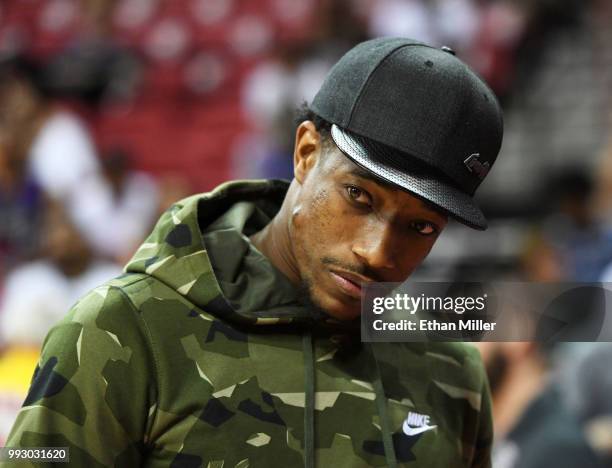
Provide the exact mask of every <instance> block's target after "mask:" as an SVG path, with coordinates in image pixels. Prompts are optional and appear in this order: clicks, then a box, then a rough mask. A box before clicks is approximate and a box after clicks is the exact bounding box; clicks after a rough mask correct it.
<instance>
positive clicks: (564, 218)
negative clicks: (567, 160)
mask: <svg viewBox="0 0 612 468" xmlns="http://www.w3.org/2000/svg"><path fill="white" fill-rule="evenodd" d="M593 192H594V183H593V180H592V177H591V175H590V174H589V173H588V172H587V171H586V170H584V169H581V168H569V169H566V170H564V171H562V172H560V173H559V174H557V175H556V176H553V177H552V179H551V181H550V185H549V188H548V194H549V195H550V196H551V200H552V212H553V213H554V214H553V215H552V216H551V217H550V218H549V219H548V220H547V221H546V222H545V223H544V232H545V235H546V236H547V237H548V239H549V240H550V242H551V244H552V245H553V246H554V248H556V249H557V250H558V252H560V253H561V254H562V255H563V259H562V260H563V266H564V270H565V272H566V275H567V278H568V280H570V281H599V279H600V277H601V274H602V272H603V269H604V268H605V267H606V265H607V264H608V263H609V262H610V261H612V230H610V229H607V228H606V226H605V225H604V224H602V223H601V221H600V219H598V217H597V216H596V213H595V205H594V200H593Z"/></svg>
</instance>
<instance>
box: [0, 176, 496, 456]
mask: <svg viewBox="0 0 612 468" xmlns="http://www.w3.org/2000/svg"><path fill="white" fill-rule="evenodd" d="M286 190H287V184H286V183H285V182H280V181H253V182H232V183H228V184H224V185H222V186H220V187H218V188H217V189H216V190H214V191H213V192H211V193H207V194H201V195H196V196H192V197H190V198H187V199H185V200H183V201H181V202H179V203H177V204H175V205H174V206H173V207H172V208H170V209H169V210H168V211H167V212H166V213H165V214H164V215H163V216H162V217H161V219H160V220H159V222H158V224H157V226H156V227H155V229H154V231H153V233H152V234H151V235H150V236H149V238H148V239H147V240H146V242H145V243H144V244H142V246H141V247H140V249H139V250H138V252H137V253H136V255H135V256H134V258H133V259H132V261H131V262H130V263H129V264H128V266H127V267H126V274H124V275H123V276H121V277H119V278H117V279H114V280H112V281H110V282H109V283H107V284H105V285H103V286H101V287H99V288H97V289H95V290H93V291H92V292H91V293H89V294H88V295H86V296H85V297H84V298H82V299H81V300H80V301H79V302H78V303H77V304H76V305H75V306H74V307H73V308H72V310H71V311H70V313H69V314H68V315H67V316H66V318H65V319H64V320H63V321H62V322H61V323H60V324H58V325H57V326H56V327H54V328H53V329H52V331H51V332H50V333H49V335H48V336H47V338H46V340H45V344H44V347H43V351H42V356H41V358H40V362H39V365H38V367H37V369H36V372H35V375H34V377H33V380H32V384H31V388H30V391H29V394H28V396H27V398H26V400H25V402H24V405H23V409H22V410H21V412H20V413H19V416H18V418H17V421H16V423H15V426H14V427H13V430H12V432H11V435H10V437H9V441H8V443H7V446H22V447H24V446H46V447H49V446H67V447H69V450H70V466H76V467H88V468H94V467H99V466H118V467H136V466H146V467H177V468H178V467H209V468H213V467H216V468H221V467H223V468H229V467H241V468H245V467H264V468H272V467H283V468H286V467H300V466H308V467H312V466H317V467H334V468H339V467H367V466H377V467H382V466H401V467H413V466H421V467H443V468H448V467H464V466H465V467H468V466H469V467H483V466H489V450H490V445H491V438H492V429H491V419H490V418H491V415H490V399H489V394H488V390H487V385H486V379H485V377H484V373H483V370H482V366H481V362H480V359H479V358H478V356H477V353H476V351H475V350H473V349H471V348H469V347H467V346H464V345H461V344H444V343H435V344H434V343H429V344H428V343H417V344H414V343H413V344H407V343H406V344H385V343H379V344H376V345H369V344H362V343H360V341H359V337H358V335H357V336H355V334H354V332H353V330H352V329H350V327H345V326H343V325H342V324H338V323H334V322H333V321H330V320H325V319H324V317H322V316H320V315H318V314H314V313H313V312H312V310H309V308H308V307H307V306H305V305H303V304H302V303H301V302H300V300H299V296H298V294H297V292H296V290H295V288H294V287H293V286H292V285H291V284H290V283H289V282H288V280H287V279H286V278H285V277H284V276H283V275H282V274H281V273H280V272H278V271H277V270H276V269H275V268H274V267H273V266H272V265H271V264H270V263H269V261H268V260H267V259H266V258H265V257H264V256H263V255H262V254H261V253H260V252H259V251H257V250H256V249H255V248H254V247H253V245H252V244H251V243H250V242H249V240H248V236H249V235H251V234H253V233H255V232H257V231H259V230H260V229H261V228H262V227H263V226H265V225H266V224H267V223H268V222H269V221H270V219H271V218H272V217H273V216H274V214H275V213H276V212H277V211H278V209H279V208H280V205H281V203H282V200H283V198H284V195H285V192H286Z"/></svg>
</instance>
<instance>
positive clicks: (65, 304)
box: [0, 205, 121, 348]
mask: <svg viewBox="0 0 612 468" xmlns="http://www.w3.org/2000/svg"><path fill="white" fill-rule="evenodd" d="M45 211H46V212H45V220H44V225H43V230H44V232H45V233H46V235H45V238H44V245H43V253H44V254H45V255H44V258H43V259H41V260H37V261H33V262H30V263H26V264H24V265H22V266H20V267H18V268H16V269H15V270H13V271H12V272H11V273H10V274H9V275H8V276H7V279H6V285H5V289H4V294H3V298H2V299H3V300H2V302H1V304H0V343H1V344H2V345H3V346H7V347H10V346H31V347H35V348H36V347H39V346H40V345H41V344H42V341H43V339H44V337H45V336H46V334H47V332H48V331H49V329H50V328H51V327H52V326H53V325H54V324H55V323H56V322H57V321H59V320H60V319H61V318H62V317H63V316H64V314H65V313H66V312H67V311H68V309H69V308H70V307H71V306H72V305H73V304H74V303H75V302H76V300H77V299H78V298H79V296H81V295H82V294H84V293H85V292H87V291H88V290H90V289H92V288H94V287H96V286H98V285H99V284H102V283H103V282H105V281H107V280H109V279H110V278H112V277H114V276H117V275H118V274H120V273H121V269H120V267H119V266H117V265H116V264H113V263H109V262H104V261H99V260H97V259H96V258H95V257H94V255H93V252H92V250H91V249H90V248H89V246H88V245H87V243H86V241H85V239H84V238H83V237H82V236H81V234H80V233H79V231H78V229H76V227H75V226H74V225H73V224H72V223H71V222H70V220H69V218H68V217H67V216H66V214H65V213H64V211H63V209H62V208H61V207H60V206H59V205H55V206H54V205H49V207H48V208H47V209H46V210H45Z"/></svg>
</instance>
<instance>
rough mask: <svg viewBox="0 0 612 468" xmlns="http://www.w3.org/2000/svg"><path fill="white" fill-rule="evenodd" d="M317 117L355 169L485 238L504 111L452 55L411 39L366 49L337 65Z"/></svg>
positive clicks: (319, 98)
mask: <svg viewBox="0 0 612 468" xmlns="http://www.w3.org/2000/svg"><path fill="white" fill-rule="evenodd" d="M310 107H311V109H312V111H313V112H315V113H316V114H317V115H319V116H320V117H321V118H323V119H325V120H327V121H328V122H330V123H332V130H331V135H332V138H333V140H334V142H335V143H336V145H337V146H338V148H339V149H340V150H341V151H342V152H343V153H344V154H345V155H346V156H348V157H349V158H350V159H351V160H353V161H354V162H355V163H357V164H358V165H360V166H362V167H364V168H365V169H367V170H369V171H370V172H372V173H374V174H375V175H376V176H378V177H379V178H381V179H384V180H386V181H388V182H391V183H393V184H395V185H397V186H398V187H400V188H402V189H405V190H407V191H409V192H411V193H413V194H415V195H417V196H419V197H421V198H423V199H424V200H427V201H429V202H430V203H432V204H434V205H435V206H437V207H438V208H440V209H441V210H443V211H444V212H446V213H448V214H449V215H450V216H452V217H454V218H456V219H457V220H458V221H460V222H462V223H463V224H466V225H468V226H470V227H473V228H475V229H481V230H484V229H486V227H487V222H486V219H485V217H484V214H483V213H482V211H481V210H480V208H479V207H478V206H477V205H476V203H475V201H474V199H473V195H474V193H475V191H476V189H477V188H478V186H479V185H480V184H481V183H482V181H483V180H484V178H485V176H486V175H487V173H488V171H489V169H490V168H491V166H492V165H493V163H494V162H495V159H496V158H497V154H498V153H499V149H500V147H501V142H502V136H503V118H502V111H501V108H500V106H499V103H498V102H497V99H496V97H495V95H494V94H493V92H492V91H491V90H490V89H489V87H488V86H487V85H486V84H485V83H484V81H483V80H482V79H481V78H480V77H478V76H477V75H476V74H475V73H474V72H473V71H472V70H471V69H470V68H469V67H468V66H467V65H466V64H464V63H463V62H462V61H461V60H459V59H458V58H457V57H455V54H454V52H453V51H452V50H451V49H449V48H448V47H442V48H437V47H433V46H430V45H427V44H424V43H422V42H418V41H415V40H412V39H406V38H380V39H373V40H370V41H366V42H363V43H361V44H359V45H357V46H355V47H354V48H353V49H351V50H350V51H349V52H347V53H346V54H345V55H344V56H343V57H342V58H341V59H340V60H339V61H338V63H336V65H334V67H333V68H332V69H331V71H330V72H329V74H328V75H327V78H326V79H325V81H324V83H323V85H322V86H321V89H320V90H319V92H318V93H317V95H316V96H315V98H314V100H313V102H312V104H311V106H310Z"/></svg>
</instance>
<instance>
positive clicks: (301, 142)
mask: <svg viewBox="0 0 612 468" xmlns="http://www.w3.org/2000/svg"><path fill="white" fill-rule="evenodd" d="M321 146H322V145H321V135H320V134H319V132H318V131H317V128H316V127H315V124H314V123H313V122H312V121H310V120H305V121H304V122H302V123H301V124H300V125H299V126H298V128H297V129H296V131H295V147H294V149H293V176H294V177H295V179H296V180H297V181H298V182H299V183H300V184H302V183H303V182H304V180H305V179H306V175H307V174H308V172H309V171H310V170H311V169H312V168H313V167H314V166H315V164H316V162H317V160H318V159H319V157H320V155H321Z"/></svg>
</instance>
